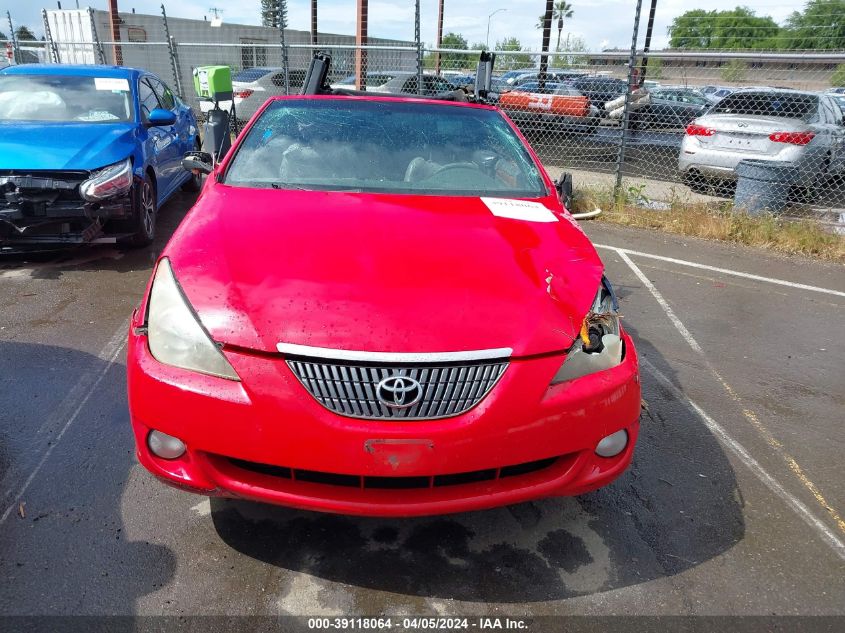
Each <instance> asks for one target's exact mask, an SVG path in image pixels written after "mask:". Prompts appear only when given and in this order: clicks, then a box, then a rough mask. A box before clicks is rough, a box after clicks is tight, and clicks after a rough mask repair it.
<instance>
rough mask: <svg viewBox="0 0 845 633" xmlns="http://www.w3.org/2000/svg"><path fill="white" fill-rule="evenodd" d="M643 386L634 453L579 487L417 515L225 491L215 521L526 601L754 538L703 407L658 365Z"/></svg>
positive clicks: (258, 540) (384, 579)
mask: <svg viewBox="0 0 845 633" xmlns="http://www.w3.org/2000/svg"><path fill="white" fill-rule="evenodd" d="M621 290H622V291H623V292H624V289H621ZM627 327H628V330H629V331H631V333H632V335H633V336H634V337H635V340H636V341H637V343H638V350H639V352H640V354H644V355H646V356H647V357H648V358H649V360H650V361H651V362H652V363H653V364H654V365H655V366H656V367H658V368H659V369H660V371H662V372H664V373H665V374H666V375H667V376H669V377H670V378H671V377H673V376H674V373H673V371H672V368H671V367H670V366H669V365H668V364H667V363H666V362H665V361H663V359H662V358H661V357H660V355H659V353H658V352H657V350H656V349H655V348H654V346H653V345H651V343H650V342H649V341H647V340H645V339H642V338H640V337H638V336H637V332H636V330H635V329H634V328H633V327H632V326H631V324H627ZM643 397H644V400H645V401H646V402H647V409H644V414H643V416H642V428H641V435H640V439H639V443H638V449H637V453H636V455H635V459H634V463H633V465H632V467H631V468H630V469H629V471H628V472H627V473H626V474H624V475H623V476H622V477H621V478H620V479H619V480H618V481H616V482H615V483H614V484H612V485H611V486H609V487H607V488H605V489H603V490H599V491H596V492H594V493H591V494H588V495H584V496H582V497H579V498H574V499H572V498H570V499H566V498H563V499H547V500H543V501H538V502H532V503H526V504H521V505H517V506H511V507H508V508H500V509H495V510H489V511H484V512H474V513H466V514H457V515H448V516H440V517H429V518H413V519H405V520H403V519H399V520H396V519H377V518H356V517H344V516H336V515H322V514H316V513H309V512H302V511H296V510H289V509H284V508H277V507H271V506H265V505H261V504H254V503H250V502H245V501H240V500H238V501H235V500H221V499H215V500H212V517H213V521H214V525H215V527H216V529H217V532H218V534H219V535H220V537H221V538H222V539H223V540H224V541H225V542H226V543H227V544H228V545H230V546H231V547H232V548H234V549H235V550H237V551H239V552H241V553H243V554H245V555H247V556H250V557H253V558H255V559H257V560H260V561H264V562H266V563H269V564H271V565H275V566H277V567H279V568H283V569H286V570H290V571H293V572H304V573H307V574H310V575H312V576H315V577H318V578H321V579H325V580H330V581H334V582H338V583H344V584H346V585H352V586H355V587H361V588H366V589H376V590H381V591H385V592H391V594H404V595H407V596H423V597H430V598H443V599H455V600H462V601H477V602H505V603H508V602H511V603H524V602H529V601H548V600H559V599H562V598H568V597H572V596H578V595H585V594H591V593H595V592H599V591H606V590H609V589H616V588H620V587H625V586H629V585H636V584H639V583H643V582H647V581H649V580H653V579H656V578H661V577H665V576H671V575H674V574H677V573H680V572H683V571H684V570H686V569H689V568H691V567H694V566H696V565H699V564H701V563H703V562H705V561H707V560H710V559H712V558H714V557H716V556H718V555H719V554H721V553H723V552H725V551H726V550H728V549H730V548H731V547H732V546H733V545H734V544H735V543H737V542H738V541H740V540H741V539H742V537H743V534H744V530H745V527H744V522H743V516H742V510H741V507H742V502H741V499H740V495H739V491H738V488H737V482H736V479H735V476H734V472H733V470H732V468H731V466H730V464H729V462H728V460H727V458H726V456H725V454H724V452H723V451H722V448H721V446H720V445H719V444H718V442H717V441H716V439H715V438H714V437H713V436H712V435H711V434H710V433H709V431H708V430H707V429H706V428H705V427H704V426H703V424H702V422H701V420H699V419H697V418H696V417H694V416H693V415H692V414H690V412H689V411H688V410H687V409H686V408H685V407H684V406H683V405H682V404H681V403H680V402H678V401H676V400H675V399H674V398H673V396H672V395H671V394H669V393H668V392H666V391H664V390H663V389H662V388H661V387H660V386H658V385H657V384H656V382H655V381H654V380H653V379H652V377H651V376H649V375H648V374H647V373H643Z"/></svg>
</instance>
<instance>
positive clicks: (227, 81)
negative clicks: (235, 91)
mask: <svg viewBox="0 0 845 633" xmlns="http://www.w3.org/2000/svg"><path fill="white" fill-rule="evenodd" d="M194 90H196V92H197V96H198V97H199V98H200V99H211V100H212V101H231V100H232V70H231V69H230V68H229V67H228V66H197V67H196V68H194Z"/></svg>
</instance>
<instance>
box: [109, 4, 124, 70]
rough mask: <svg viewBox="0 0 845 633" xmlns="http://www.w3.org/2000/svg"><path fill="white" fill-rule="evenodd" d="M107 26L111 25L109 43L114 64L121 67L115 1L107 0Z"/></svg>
mask: <svg viewBox="0 0 845 633" xmlns="http://www.w3.org/2000/svg"><path fill="white" fill-rule="evenodd" d="M109 24H111V41H112V42H113V44H112V46H113V51H114V64H115V66H123V49H122V48H120V43H119V42H120V16H119V15H118V13H117V0H109Z"/></svg>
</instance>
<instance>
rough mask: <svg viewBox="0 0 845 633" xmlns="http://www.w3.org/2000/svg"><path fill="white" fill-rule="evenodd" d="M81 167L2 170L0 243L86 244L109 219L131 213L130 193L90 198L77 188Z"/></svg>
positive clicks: (81, 175)
mask: <svg viewBox="0 0 845 633" xmlns="http://www.w3.org/2000/svg"><path fill="white" fill-rule="evenodd" d="M86 177H87V175H85V174H84V173H82V172H72V173H70V172H69V173H67V174H64V173H55V174H54V173H51V172H50V173H46V174H37V173H36V174H34V175H33V174H22V175H18V174H11V175H10V174H5V173H0V247H2V248H3V250H8V249H9V248H10V247H24V248H26V247H38V246H47V245H70V244H85V243H89V242H92V241H95V240H97V239H98V238H100V236H101V235H102V233H103V228H104V226H105V225H106V223H107V221H108V220H112V219H115V220H123V219H127V218H129V217H130V216H131V214H132V203H131V198H130V193H128V192H127V193H126V194H124V195H121V196H116V197H114V198H111V199H108V200H104V201H102V202H87V201H85V200H83V199H82V198H81V197H80V196H79V193H78V187H79V183H80V182H82V181H83V180H85V179H86Z"/></svg>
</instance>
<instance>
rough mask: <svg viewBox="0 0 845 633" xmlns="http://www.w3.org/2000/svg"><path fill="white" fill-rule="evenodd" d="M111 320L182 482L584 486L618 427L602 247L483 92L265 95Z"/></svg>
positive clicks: (417, 504) (516, 494) (350, 490)
mask: <svg viewBox="0 0 845 633" xmlns="http://www.w3.org/2000/svg"><path fill="white" fill-rule="evenodd" d="M207 167H208V169H209V170H211V169H212V166H211V165H210V164H207ZM469 315H472V318H469ZM128 330H129V332H128V341H129V345H128V348H127V354H126V371H127V381H128V399H129V414H130V420H131V425H132V429H133V432H134V437H135V442H136V447H137V456H138V459H139V461H140V463H141V464H142V465H143V466H144V467H145V468H146V469H147V470H149V471H151V472H152V473H154V474H155V476H156V477H157V478H158V479H160V480H162V481H164V482H167V483H170V484H172V485H174V486H176V487H177V488H180V489H181V490H187V491H193V492H196V493H199V494H202V495H212V496H216V495H221V496H234V497H238V498H246V499H252V500H255V501H262V502H267V503H275V504H280V505H284V506H291V507H296V508H302V509H309V510H317V511H323V512H335V513H343V514H361V515H381V516H400V517H407V516H414V515H431V514H442V513H451V512H463V511H469V510H480V509H482V508H490V507H496V506H504V505H511V504H516V503H520V502H524V501H529V500H531V499H536V498H541V497H549V496H566V495H581V494H584V493H585V492H588V491H590V490H595V489H597V488H600V487H602V486H605V485H607V484H609V483H610V482H611V481H613V480H614V479H616V478H617V477H619V476H620V475H621V474H622V473H623V472H624V471H625V469H626V468H627V467H628V465H629V464H630V462H631V459H632V456H633V453H634V447H635V444H636V441H637V435H638V431H639V418H640V411H641V403H642V400H641V393H640V378H639V371H638V360H637V351H636V349H635V345H634V341H633V340H632V339H631V337H630V336H629V334H628V333H627V332H626V331H625V324H624V323H623V322H622V320H621V319H620V318H619V314H618V306H617V302H616V297H615V294H614V292H613V289H612V287H611V285H610V283H609V282H608V280H607V279H606V277H605V275H604V265H603V264H602V261H601V259H600V257H599V255H598V253H597V252H596V250H595V248H594V246H593V245H592V243H591V242H590V240H589V238H588V237H587V236H586V235H585V234H584V232H583V230H582V229H581V228H580V227H578V225H577V223H576V222H575V221H574V220H573V219H572V217H571V216H570V215H569V212H568V211H567V210H566V209H565V208H564V206H563V204H562V202H561V197H560V193H559V191H558V190H557V188H556V186H555V184H554V183H553V182H552V180H551V178H550V177H549V175H548V174H547V173H546V171H545V169H544V168H543V166H542V165H541V164H540V161H539V159H538V158H537V156H536V154H535V153H534V152H533V151H532V150H531V148H530V147H528V146H527V145H526V144H525V143H524V142H523V140H522V139H521V138H520V136H519V135H518V134H517V131H516V129H515V128H514V127H513V126H512V125H511V124H510V123H509V122H508V121H507V120H506V118H505V117H504V116H503V115H502V113H501V112H500V111H499V110H498V109H496V108H494V107H490V106H487V105H482V104H474V103H455V102H447V101H436V102H435V101H432V100H426V99H402V98H396V97H395V96H393V97H391V98H386V95H381V94H375V93H374V94H372V95H368V96H363V97H361V96H355V97H344V96H342V95H335V96H334V97H333V98H329V99H326V98H320V97H319V96H318V97H316V98H315V97H312V96H299V97H291V98H285V99H282V98H274V99H273V100H271V101H270V102H269V103H268V104H267V105H266V107H265V108H264V109H263V110H261V111H260V112H259V114H258V115H257V116H256V118H254V119H253V121H252V123H251V124H250V127H249V128H247V129H246V130H245V131H244V133H243V134H241V135H240V136H239V137H238V139H237V140H236V141H235V145H234V147H233V148H232V151H230V152H229V153H228V154H227V155H226V157H225V158H224V160H223V162H222V163H221V164H220V165H218V166H216V167H214V168H213V171H212V173H211V175H210V176H209V178H208V180H207V181H206V184H205V188H204V190H203V195H202V196H201V197H200V198H199V200H198V201H197V204H196V206H195V207H194V208H193V209H192V210H191V212H190V213H188V215H187V216H186V217H185V219H184V221H183V222H182V224H181V225H180V226H179V228H178V230H177V231H176V232H175V233H174V235H173V237H172V239H171V240H170V241H169V242H168V244H167V245H166V246H165V247H164V249H163V250H162V252H161V254H160V257H159V259H158V261H157V262H156V266H155V268H154V271H153V274H152V278H151V280H150V283H149V284H148V285H147V292H145V293H144V297H143V299H142V301H141V303H140V305H139V306H138V308H137V309H136V310H135V311H134V313H133V316H132V320H131V322H130V324H129V328H128ZM234 421H236V423H235V422H234Z"/></svg>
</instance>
